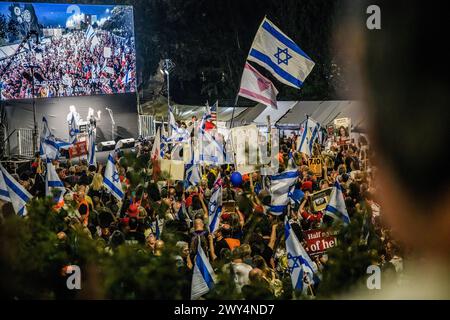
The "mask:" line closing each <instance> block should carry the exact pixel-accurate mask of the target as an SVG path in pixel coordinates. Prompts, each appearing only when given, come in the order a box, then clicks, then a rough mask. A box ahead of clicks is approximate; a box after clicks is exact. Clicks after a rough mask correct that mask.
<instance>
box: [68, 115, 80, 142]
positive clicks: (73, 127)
mask: <svg viewBox="0 0 450 320" xmlns="http://www.w3.org/2000/svg"><path fill="white" fill-rule="evenodd" d="M78 133H80V130H78V123H77V120H76V119H75V113H72V119H70V122H69V137H70V138H69V142H70V143H75V142H77V134H78Z"/></svg>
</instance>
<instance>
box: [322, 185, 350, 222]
mask: <svg viewBox="0 0 450 320" xmlns="http://www.w3.org/2000/svg"><path fill="white" fill-rule="evenodd" d="M324 214H326V215H328V216H330V217H332V218H334V219H339V220H342V221H343V222H344V224H348V223H350V217H349V215H348V212H347V208H346V207H345V200H344V194H343V193H342V187H341V185H340V184H339V182H338V181H337V180H336V181H335V183H334V186H333V189H332V190H331V195H330V201H329V202H328V205H327V207H326V208H325V212H324Z"/></svg>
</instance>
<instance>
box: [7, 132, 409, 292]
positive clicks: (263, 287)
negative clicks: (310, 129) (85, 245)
mask: <svg viewBox="0 0 450 320" xmlns="http://www.w3.org/2000/svg"><path fill="white" fill-rule="evenodd" d="M296 140H297V137H296V135H295V134H294V133H293V134H291V135H290V136H289V137H283V138H281V139H280V151H279V155H278V159H279V162H280V168H279V172H282V171H284V170H285V169H286V167H287V164H288V161H289V157H291V156H293V159H294V162H295V164H296V166H297V168H298V171H299V173H300V174H299V178H298V180H297V181H296V188H298V189H300V190H301V191H302V192H303V193H304V197H303V199H301V201H300V202H299V203H296V204H293V205H292V208H291V210H290V211H289V213H288V214H289V215H290V217H289V218H290V223H291V225H292V228H293V230H294V232H295V234H296V235H297V237H298V238H299V239H300V241H301V242H302V244H303V246H304V247H305V248H306V250H307V251H308V246H307V244H306V242H305V239H304V237H303V236H302V232H303V231H306V230H312V229H318V228H321V227H326V226H328V225H329V223H330V218H329V217H328V216H327V215H325V214H324V213H323V212H320V211H319V212H315V211H314V210H313V207H312V206H311V198H310V195H311V194H313V193H314V192H316V191H319V190H323V189H326V188H329V187H331V186H332V185H333V183H334V181H335V180H336V179H338V181H339V182H340V184H341V186H342V188H343V192H344V197H345V204H346V208H347V211H348V213H349V216H350V219H354V218H355V217H356V216H358V215H362V214H367V212H369V216H368V222H369V223H370V224H372V226H373V227H374V230H375V233H376V236H378V237H379V239H380V240H381V241H382V246H381V247H380V248H379V252H378V253H379V255H378V257H381V258H377V259H378V260H377V261H373V263H375V264H378V265H380V266H381V267H383V268H384V269H386V270H391V271H392V272H393V273H394V274H395V275H396V279H397V280H398V279H400V277H397V275H398V273H401V272H402V269H403V262H402V256H403V253H402V251H401V247H400V246H399V245H398V244H397V243H396V242H395V241H394V240H393V239H392V237H391V235H390V230H389V228H387V227H386V226H384V225H383V224H382V220H381V216H380V206H379V204H378V203H377V200H376V199H377V198H376V193H377V189H376V185H375V184H374V182H373V177H374V174H375V168H374V166H372V165H371V164H370V160H368V156H367V154H366V153H367V150H368V148H367V141H365V139H363V138H362V139H359V141H357V142H354V143H351V144H346V145H341V146H338V145H337V144H332V145H331V148H330V149H329V150H324V148H323V147H322V150H319V149H320V148H317V149H316V150H315V153H316V156H319V155H321V156H323V158H324V166H323V172H322V173H323V174H322V176H321V177H318V176H317V175H316V174H314V173H313V172H312V171H311V170H310V168H309V167H308V165H307V161H306V158H305V157H302V156H301V154H299V153H297V152H296V151H295V149H296V145H295V144H296ZM150 150H151V144H150V145H146V146H144V145H142V146H140V147H138V150H137V151H136V152H137V157H149V151H150ZM362 151H364V152H362ZM122 156H124V155H123V152H119V153H116V159H117V161H116V166H117V168H118V173H119V176H120V181H121V182H122V184H123V186H124V190H126V191H125V197H124V199H123V200H122V201H117V200H116V199H115V198H114V197H113V196H112V195H111V194H110V193H109V192H108V191H107V190H106V189H105V188H104V186H103V183H102V182H103V175H104V172H105V167H104V166H102V164H98V167H95V166H87V164H86V162H84V161H83V160H81V161H79V162H77V163H71V162H70V161H54V164H55V166H56V171H57V173H58V175H59V178H60V179H61V181H63V183H64V185H65V188H66V194H65V196H64V199H65V203H66V205H67V204H68V203H74V204H75V205H74V206H75V208H76V211H75V212H74V213H73V214H72V216H70V217H69V218H68V219H67V224H68V226H74V225H77V226H79V227H81V228H83V230H84V231H85V232H86V234H87V235H88V236H89V237H90V238H92V239H96V240H102V241H104V243H105V247H106V249H105V250H107V251H108V253H109V254H111V255H114V253H115V250H116V249H117V248H118V247H119V246H128V245H137V246H141V247H145V248H146V250H148V254H149V255H154V256H160V255H163V254H164V251H165V242H164V239H167V238H170V237H172V236H175V238H176V248H177V250H178V255H177V256H176V259H175V261H174V264H176V265H177V267H178V268H179V269H180V271H182V272H184V273H185V274H186V277H187V278H192V272H193V266H194V263H195V255H196V253H197V246H198V241H200V243H201V246H202V248H203V250H204V252H205V253H206V255H207V257H208V258H209V260H210V262H211V264H212V266H213V268H214V270H215V271H216V273H217V274H219V275H222V277H221V280H220V281H229V282H230V285H232V286H233V288H234V289H233V290H235V293H236V295H238V296H239V297H241V298H244V299H283V298H289V297H290V295H291V293H292V289H291V283H290V275H289V271H288V260H287V252H286V249H285V245H284V238H283V236H282V235H283V234H284V226H283V219H282V217H280V216H275V215H272V214H270V212H269V211H270V210H269V205H270V202H271V195H270V192H269V190H267V188H264V186H265V185H267V183H268V182H266V181H263V179H265V178H264V177H263V176H261V175H260V174H259V173H257V172H256V173H253V174H251V176H250V175H249V174H246V175H243V176H242V183H240V184H238V185H235V184H233V183H232V181H231V179H230V176H231V174H232V173H233V171H234V167H233V166H232V165H222V166H204V167H203V169H202V177H201V182H200V183H199V184H198V185H196V186H194V185H188V184H187V183H186V182H185V181H171V180H170V179H156V180H152V178H151V174H150V173H149V176H148V177H147V178H148V179H147V181H146V182H145V183H141V184H140V185H139V186H138V187H137V188H134V187H133V188H132V187H131V184H130V175H131V174H132V172H133V168H132V167H127V166H125V165H122V164H121V163H122V162H121V161H120V159H121V157H122ZM40 163H41V161H40V159H36V161H35V162H33V164H32V169H31V170H30V171H28V172H24V173H22V174H21V175H20V176H16V178H17V180H18V181H20V183H21V184H22V185H23V186H24V187H25V188H26V189H27V190H29V192H30V193H31V194H32V195H34V196H38V197H39V196H44V194H45V179H44V177H43V176H42V174H40V172H41V171H42V170H41V169H40ZM219 175H220V177H221V184H222V188H223V195H222V200H223V211H222V214H221V216H220V225H219V228H218V230H217V231H215V232H213V233H210V232H209V230H208V219H209V216H208V204H209V199H210V197H211V194H212V191H213V189H214V185H215V182H216V180H217V177H218V176H219ZM153 177H154V176H153ZM158 180H159V181H158ZM161 180H162V181H161ZM8 205H9V204H8V203H6V204H3V208H2V212H3V213H4V215H7V212H11V210H12V208H9V210H7V207H8ZM363 211H364V212H363ZM283 216H284V215H283ZM68 232H70V228H69V227H68V228H67V229H64V230H61V231H60V232H59V233H58V238H60V239H64V238H65V237H67V233H68ZM312 259H313V261H314V263H316V264H317V267H318V270H319V271H320V270H323V267H324V265H326V264H327V263H328V259H327V255H326V254H324V255H321V256H320V255H319V256H313V257H312ZM184 289H185V290H184V291H183V292H187V294H186V297H185V298H186V299H188V298H189V288H184ZM314 289H315V288H311V291H310V293H309V294H311V295H312V294H314ZM149 298H151V297H149Z"/></svg>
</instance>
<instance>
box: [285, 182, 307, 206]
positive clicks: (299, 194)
mask: <svg viewBox="0 0 450 320" xmlns="http://www.w3.org/2000/svg"><path fill="white" fill-rule="evenodd" d="M304 196H305V193H304V192H303V191H302V190H301V189H299V188H296V187H295V184H294V185H293V186H292V187H291V190H289V192H288V197H289V199H290V200H291V203H292V204H300V203H301V201H302V199H303V197H304Z"/></svg>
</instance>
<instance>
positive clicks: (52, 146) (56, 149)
mask: <svg viewBox="0 0 450 320" xmlns="http://www.w3.org/2000/svg"><path fill="white" fill-rule="evenodd" d="M42 122H43V129H42V135H41V143H40V147H39V154H40V156H41V158H42V159H51V160H54V159H58V156H59V153H60V150H61V149H65V148H68V147H69V146H71V145H72V144H71V143H68V142H65V141H63V140H61V139H58V138H56V137H55V136H54V135H53V134H52V132H51V130H50V128H49V127H48V122H47V119H46V118H45V117H43V118H42Z"/></svg>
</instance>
